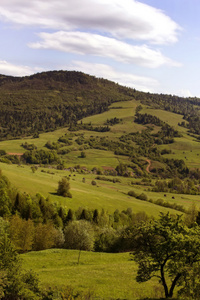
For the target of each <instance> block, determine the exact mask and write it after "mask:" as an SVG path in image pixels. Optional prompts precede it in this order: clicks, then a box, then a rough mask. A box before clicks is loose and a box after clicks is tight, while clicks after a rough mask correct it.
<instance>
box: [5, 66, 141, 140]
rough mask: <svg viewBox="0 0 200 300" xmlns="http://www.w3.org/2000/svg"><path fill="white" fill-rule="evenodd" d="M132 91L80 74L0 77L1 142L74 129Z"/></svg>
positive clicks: (129, 95)
mask: <svg viewBox="0 0 200 300" xmlns="http://www.w3.org/2000/svg"><path fill="white" fill-rule="evenodd" d="M134 92H135V90H134V89H129V88H126V87H123V86H120V85H118V84H116V83H114V82H111V81H108V80H105V79H98V78H96V77H94V76H89V75H86V74H84V73H81V72H75V71H70V72H68V71H51V72H43V73H40V74H35V75H32V76H26V77H11V76H4V75H1V76H0V126H1V128H0V129H1V131H0V140H4V139H12V138H16V137H23V136H27V135H32V136H34V137H36V136H37V135H38V133H40V132H45V131H53V130H55V129H56V128H59V127H63V126H74V124H75V125H76V122H77V121H78V120H80V119H81V118H84V117H86V116H89V115H94V114H98V113H102V112H104V111H106V110H107V109H108V106H109V105H110V104H111V103H113V102H117V101H126V100H130V99H131V98H133V94H134Z"/></svg>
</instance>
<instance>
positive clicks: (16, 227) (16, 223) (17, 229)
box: [10, 215, 35, 252]
mask: <svg viewBox="0 0 200 300" xmlns="http://www.w3.org/2000/svg"><path fill="white" fill-rule="evenodd" d="M34 231H35V230H34V224H33V221H32V220H30V219H29V220H24V219H21V218H20V217H19V216H17V215H16V216H13V217H12V218H11V220H10V236H11V241H12V242H13V244H14V245H15V247H16V249H17V250H18V251H22V252H26V251H28V250H32V245H33V241H34Z"/></svg>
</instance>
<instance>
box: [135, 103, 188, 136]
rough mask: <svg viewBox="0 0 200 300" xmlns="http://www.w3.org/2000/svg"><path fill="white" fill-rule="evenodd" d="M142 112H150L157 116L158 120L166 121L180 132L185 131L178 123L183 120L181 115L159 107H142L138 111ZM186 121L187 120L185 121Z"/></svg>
mask: <svg viewBox="0 0 200 300" xmlns="http://www.w3.org/2000/svg"><path fill="white" fill-rule="evenodd" d="M140 113H142V114H145V113H147V114H150V115H153V116H156V117H158V118H159V119H160V120H162V121H164V122H166V123H168V124H169V125H171V126H173V127H174V128H175V129H177V130H179V131H181V132H186V131H187V129H186V128H184V127H181V126H179V125H178V123H181V122H182V121H185V120H183V116H182V115H178V114H175V113H172V112H169V111H165V110H161V109H151V108H144V109H142V110H141V111H140ZM186 123H187V121H186Z"/></svg>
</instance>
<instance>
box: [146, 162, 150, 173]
mask: <svg viewBox="0 0 200 300" xmlns="http://www.w3.org/2000/svg"><path fill="white" fill-rule="evenodd" d="M146 161H147V162H148V166H147V167H146V171H147V172H148V173H150V167H151V161H150V159H146Z"/></svg>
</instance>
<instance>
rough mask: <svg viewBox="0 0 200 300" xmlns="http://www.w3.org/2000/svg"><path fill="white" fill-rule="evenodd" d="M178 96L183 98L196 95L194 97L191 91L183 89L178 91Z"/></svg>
mask: <svg viewBox="0 0 200 300" xmlns="http://www.w3.org/2000/svg"><path fill="white" fill-rule="evenodd" d="M177 94H178V95H179V96H181V97H194V95H192V93H191V91H190V90H188V89H182V90H180V91H178V93H177Z"/></svg>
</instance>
